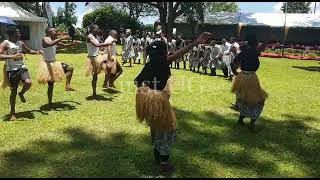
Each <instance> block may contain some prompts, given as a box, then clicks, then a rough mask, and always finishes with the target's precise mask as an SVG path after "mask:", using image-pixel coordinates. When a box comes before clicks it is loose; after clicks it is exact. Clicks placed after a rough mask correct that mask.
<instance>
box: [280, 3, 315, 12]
mask: <svg viewBox="0 0 320 180" xmlns="http://www.w3.org/2000/svg"><path fill="white" fill-rule="evenodd" d="M286 4H287V13H309V12H310V10H311V8H310V5H311V2H284V3H283V5H282V7H281V10H282V11H283V12H285V11H286Z"/></svg>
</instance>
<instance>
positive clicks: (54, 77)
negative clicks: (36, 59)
mask: <svg viewBox="0 0 320 180" xmlns="http://www.w3.org/2000/svg"><path fill="white" fill-rule="evenodd" d="M39 67H40V68H39V73H38V83H39V84H47V83H48V82H49V81H50V82H60V81H62V80H63V79H64V77H65V73H64V70H63V67H62V64H61V62H59V61H54V62H46V61H43V60H41V61H40V66H39Z"/></svg>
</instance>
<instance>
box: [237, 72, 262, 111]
mask: <svg viewBox="0 0 320 180" xmlns="http://www.w3.org/2000/svg"><path fill="white" fill-rule="evenodd" d="M231 92H233V93H235V94H237V95H238V98H239V100H240V101H241V102H242V103H244V104H246V105H248V106H256V105H258V104H264V101H265V100H266V99H267V98H268V94H267V93H266V92H265V91H264V90H263V89H262V88H261V86H260V82H259V78H258V76H257V75H256V73H255V72H244V71H241V72H240V73H239V75H238V76H236V77H235V79H234V81H233V86H232V89H231Z"/></svg>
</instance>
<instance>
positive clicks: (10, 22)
mask: <svg viewBox="0 0 320 180" xmlns="http://www.w3.org/2000/svg"><path fill="white" fill-rule="evenodd" d="M0 23H1V24H8V25H14V26H16V25H17V24H16V23H15V22H14V21H13V20H12V19H10V18H8V17H5V16H0Z"/></svg>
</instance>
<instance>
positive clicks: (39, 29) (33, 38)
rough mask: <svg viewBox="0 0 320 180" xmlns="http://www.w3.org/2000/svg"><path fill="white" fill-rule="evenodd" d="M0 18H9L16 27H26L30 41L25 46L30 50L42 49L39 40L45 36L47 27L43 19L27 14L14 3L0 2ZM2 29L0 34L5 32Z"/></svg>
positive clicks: (2, 28)
mask: <svg viewBox="0 0 320 180" xmlns="http://www.w3.org/2000/svg"><path fill="white" fill-rule="evenodd" d="M0 16H5V17H9V18H11V19H12V20H14V21H15V22H16V23H17V25H18V26H19V25H23V26H28V27H29V32H30V39H29V40H28V41H27V44H28V45H29V46H30V47H31V48H32V49H41V48H42V45H41V39H42V38H43V37H44V35H45V28H46V26H47V23H46V21H47V20H46V19H45V18H43V17H38V16H35V15H33V14H32V13H29V12H28V11H26V10H24V9H23V8H21V7H20V6H18V5H16V4H15V3H14V2H0ZM4 28H5V27H4V26H2V27H1V31H2V32H5V31H4Z"/></svg>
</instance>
